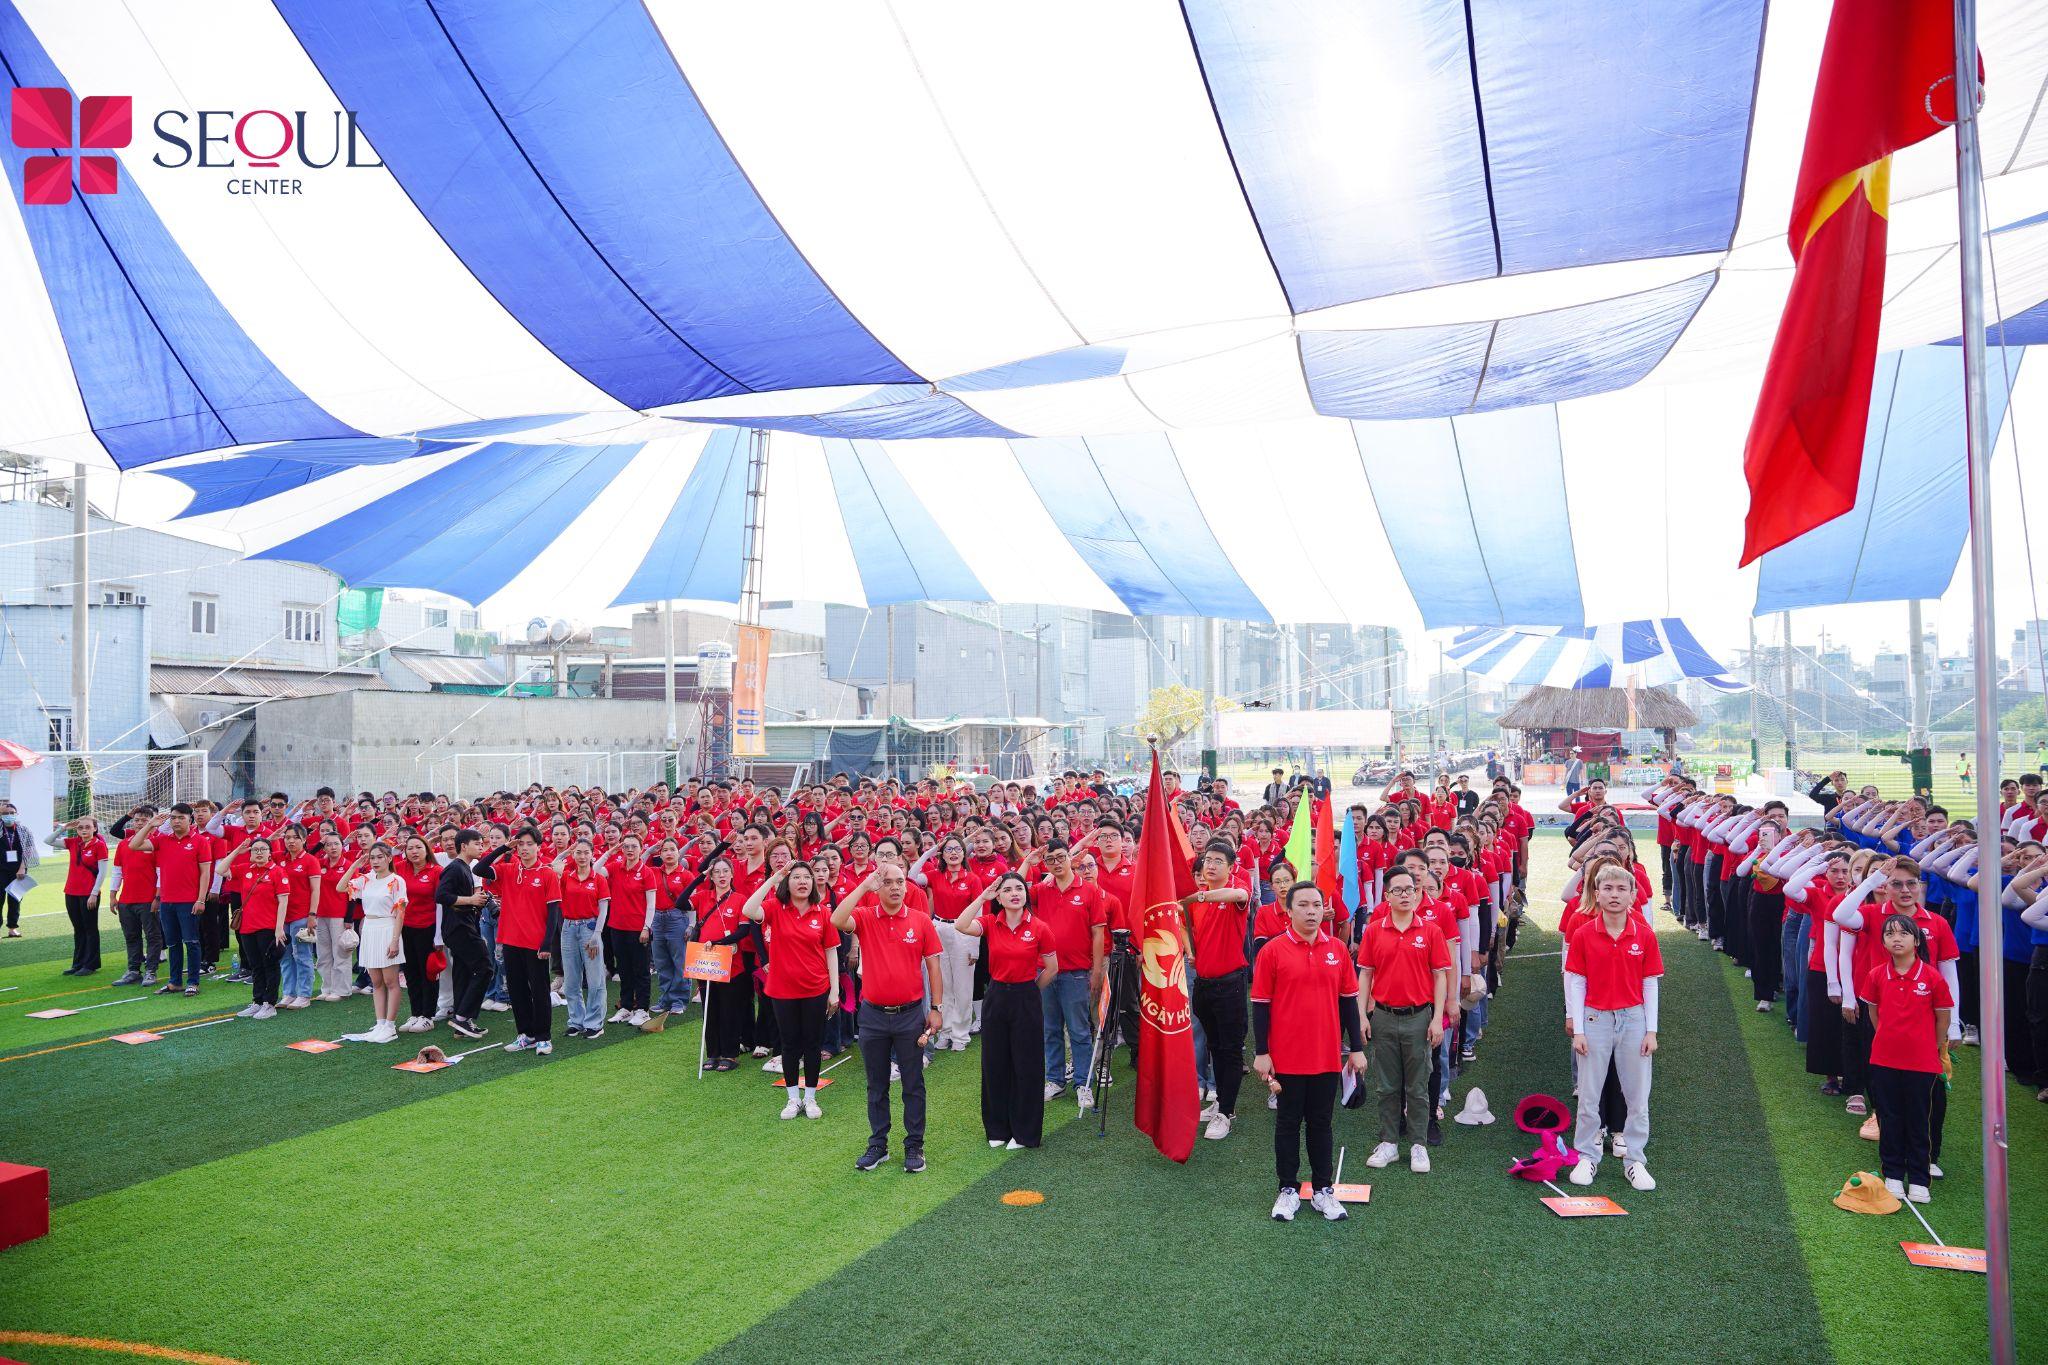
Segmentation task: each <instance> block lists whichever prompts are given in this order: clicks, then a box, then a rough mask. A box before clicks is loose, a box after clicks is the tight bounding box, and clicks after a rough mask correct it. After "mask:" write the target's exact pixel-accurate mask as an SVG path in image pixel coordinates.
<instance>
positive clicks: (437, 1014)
mask: <svg viewBox="0 0 2048 1365" xmlns="http://www.w3.org/2000/svg"><path fill="white" fill-rule="evenodd" d="M454 1014H455V1011H454V1010H443V1009H437V1010H435V1011H434V1017H433V1019H432V1020H431V1021H430V1022H432V1023H436V1024H445V1023H447V1022H448V1020H449V1019H450V1018H452V1017H453V1016H454Z"/></svg>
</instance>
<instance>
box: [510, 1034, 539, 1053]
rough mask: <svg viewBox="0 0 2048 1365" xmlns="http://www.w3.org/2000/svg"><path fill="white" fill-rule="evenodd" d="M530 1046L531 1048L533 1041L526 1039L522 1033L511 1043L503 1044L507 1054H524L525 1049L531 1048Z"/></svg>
mask: <svg viewBox="0 0 2048 1365" xmlns="http://www.w3.org/2000/svg"><path fill="white" fill-rule="evenodd" d="M532 1046H533V1039H531V1038H529V1037H527V1036H526V1035H525V1034H523V1033H522V1034H520V1035H519V1036H518V1037H517V1038H514V1039H513V1040H512V1041H511V1042H509V1043H507V1044H505V1051H507V1052H524V1051H526V1049H528V1048H530V1047H532Z"/></svg>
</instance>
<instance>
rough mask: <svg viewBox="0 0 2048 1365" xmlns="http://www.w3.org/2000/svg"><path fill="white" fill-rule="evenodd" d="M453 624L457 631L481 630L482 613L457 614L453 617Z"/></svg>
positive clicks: (482, 623)
mask: <svg viewBox="0 0 2048 1365" xmlns="http://www.w3.org/2000/svg"><path fill="white" fill-rule="evenodd" d="M455 623H456V626H455V628H456V629H457V630H482V629H483V628H484V618H483V613H482V612H477V611H465V612H458V613H457V614H456V617H455Z"/></svg>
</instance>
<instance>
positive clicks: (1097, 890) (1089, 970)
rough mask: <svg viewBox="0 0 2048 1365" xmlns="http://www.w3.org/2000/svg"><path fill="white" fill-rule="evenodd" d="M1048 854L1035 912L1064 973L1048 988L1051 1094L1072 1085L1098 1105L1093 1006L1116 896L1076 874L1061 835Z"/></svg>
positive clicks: (1085, 1104)
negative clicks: (1092, 1079)
mask: <svg viewBox="0 0 2048 1365" xmlns="http://www.w3.org/2000/svg"><path fill="white" fill-rule="evenodd" d="M1043 853H1044V858H1045V870H1046V873H1047V874H1048V875H1047V876H1046V877H1045V878H1044V879H1043V880H1042V881H1040V882H1038V883H1037V885H1035V886H1033V887H1032V888H1031V913H1032V914H1034V915H1036V916H1038V918H1040V919H1042V920H1044V921H1045V922H1046V923H1047V924H1048V925H1050V926H1052V931H1053V941H1054V943H1056V944H1057V945H1058V950H1059V960H1060V972H1059V975H1058V976H1056V977H1054V978H1053V980H1052V984H1051V985H1050V986H1047V987H1046V988H1045V1097H1046V1098H1047V1099H1052V1098H1053V1097H1055V1096H1056V1095H1058V1094H1060V1093H1061V1092H1062V1091H1064V1090H1065V1089H1066V1088H1067V1086H1068V1085H1072V1086H1073V1087H1074V1098H1075V1099H1076V1100H1078V1101H1079V1102H1080V1105H1081V1107H1082V1108H1083V1109H1092V1108H1094V1107H1095V1092H1094V1091H1093V1090H1092V1089H1091V1088H1090V1087H1089V1085H1088V1077H1089V1076H1090V1075H1091V1074H1092V1072H1091V1065H1092V1063H1093V1062H1094V1060H1095V1047H1094V1021H1093V1019H1092V1018H1091V1017H1090V1016H1091V1014H1092V1011H1091V1009H1090V1008H1089V1006H1090V1002H1091V1001H1093V1000H1094V999H1095V998H1096V997H1097V995H1098V994H1099V993H1100V992H1101V990H1102V972H1103V967H1102V956H1103V944H1104V939H1105V937H1106V926H1107V924H1108V921H1109V901H1110V897H1109V896H1108V895H1107V894H1106V893H1105V892H1104V891H1103V890H1102V888H1101V886H1099V885H1098V884H1096V883H1094V882H1084V881H1082V880H1081V879H1080V878H1079V877H1078V876H1076V875H1075V874H1074V863H1073V858H1072V857H1071V856H1070V855H1069V853H1068V849H1067V846H1066V845H1065V844H1064V843H1062V842H1060V841H1059V840H1058V839H1055V840H1053V841H1052V842H1051V843H1049V844H1047V845H1046V846H1045V848H1044V850H1043ZM1036 856H1037V855H1036V854H1033V855H1032V857H1036ZM1032 857H1027V858H1026V859H1025V860H1024V861H1025V866H1024V868H1023V869H1022V870H1023V872H1024V874H1025V876H1027V877H1028V876H1030V875H1031V862H1032ZM1070 1048H1071V1051H1072V1063H1073V1064H1072V1067H1071V1069H1070V1068H1069V1066H1068V1053H1069V1049H1070Z"/></svg>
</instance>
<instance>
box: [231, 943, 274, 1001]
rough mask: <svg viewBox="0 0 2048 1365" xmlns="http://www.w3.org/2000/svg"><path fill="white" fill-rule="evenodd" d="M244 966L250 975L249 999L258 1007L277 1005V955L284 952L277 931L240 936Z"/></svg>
mask: <svg viewBox="0 0 2048 1365" xmlns="http://www.w3.org/2000/svg"><path fill="white" fill-rule="evenodd" d="M240 939H241V943H242V966H243V969H244V970H246V971H247V972H248V973H249V999H250V1001H251V1002H252V1003H254V1004H258V1005H272V1006H274V1005H276V1004H277V984H278V980H277V978H278V971H277V955H278V954H279V953H280V952H282V951H283V949H282V948H281V947H280V946H279V944H278V941H277V931H276V930H275V929H258V930H257V931H256V932H255V933H253V934H242V935H240Z"/></svg>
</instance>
